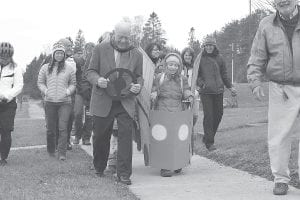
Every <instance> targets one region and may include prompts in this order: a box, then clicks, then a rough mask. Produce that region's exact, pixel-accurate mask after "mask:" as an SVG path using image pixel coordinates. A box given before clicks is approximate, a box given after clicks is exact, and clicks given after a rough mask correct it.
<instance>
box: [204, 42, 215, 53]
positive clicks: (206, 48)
mask: <svg viewBox="0 0 300 200" xmlns="http://www.w3.org/2000/svg"><path fill="white" fill-rule="evenodd" d="M204 49H205V51H206V52H207V53H212V52H213V51H214V49H215V46H214V45H211V44H207V45H205V46H204Z"/></svg>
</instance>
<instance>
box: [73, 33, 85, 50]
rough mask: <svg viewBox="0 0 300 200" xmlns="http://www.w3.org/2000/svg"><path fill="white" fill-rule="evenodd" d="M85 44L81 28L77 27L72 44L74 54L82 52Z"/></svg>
mask: <svg viewBox="0 0 300 200" xmlns="http://www.w3.org/2000/svg"><path fill="white" fill-rule="evenodd" d="M84 45H85V38H84V35H83V32H82V30H81V29H79V31H78V33H77V36H76V38H75V44H74V54H76V53H80V52H81V53H82V52H83V50H84Z"/></svg>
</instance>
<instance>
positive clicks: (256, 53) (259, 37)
mask: <svg viewBox="0 0 300 200" xmlns="http://www.w3.org/2000/svg"><path fill="white" fill-rule="evenodd" d="M267 52H268V50H267V45H266V36H265V32H264V31H263V28H262V25H261V24H260V26H259V27H258V30H257V32H256V35H255V38H254V40H253V43H252V48H251V55H250V58H249V61H248V64H247V67H248V69H247V79H248V82H249V83H250V84H251V88H252V90H253V89H254V88H256V87H257V86H260V85H261V78H262V76H263V71H265V68H266V64H267V62H268V53H267Z"/></svg>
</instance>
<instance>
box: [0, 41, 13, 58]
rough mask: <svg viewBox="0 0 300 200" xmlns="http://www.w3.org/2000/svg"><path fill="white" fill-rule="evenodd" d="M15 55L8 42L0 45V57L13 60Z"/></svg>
mask: <svg viewBox="0 0 300 200" xmlns="http://www.w3.org/2000/svg"><path fill="white" fill-rule="evenodd" d="M13 55H14V48H13V46H12V45H11V44H10V43H8V42H1V43H0V57H5V58H11V57H12V56H13Z"/></svg>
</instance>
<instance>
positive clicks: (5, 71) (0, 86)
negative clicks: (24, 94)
mask: <svg viewBox="0 0 300 200" xmlns="http://www.w3.org/2000/svg"><path fill="white" fill-rule="evenodd" d="M22 88H23V71H22V68H20V67H17V66H15V67H13V66H12V64H8V65H6V66H4V67H0V94H2V95H3V96H4V97H5V98H6V99H7V101H6V102H10V101H12V100H13V99H14V98H15V97H16V96H17V95H18V94H20V93H21V91H22Z"/></svg>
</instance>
